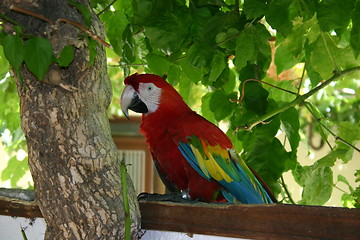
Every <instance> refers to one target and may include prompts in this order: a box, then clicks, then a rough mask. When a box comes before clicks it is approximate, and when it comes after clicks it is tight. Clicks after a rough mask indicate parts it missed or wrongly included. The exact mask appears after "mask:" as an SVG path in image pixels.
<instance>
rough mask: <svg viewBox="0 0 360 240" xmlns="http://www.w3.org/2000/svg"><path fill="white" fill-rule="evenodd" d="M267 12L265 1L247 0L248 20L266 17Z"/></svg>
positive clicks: (245, 6)
mask: <svg viewBox="0 0 360 240" xmlns="http://www.w3.org/2000/svg"><path fill="white" fill-rule="evenodd" d="M266 10H267V5H266V1H265V0H245V1H244V12H245V15H246V18H247V19H253V18H258V17H262V16H264V14H265V12H266Z"/></svg>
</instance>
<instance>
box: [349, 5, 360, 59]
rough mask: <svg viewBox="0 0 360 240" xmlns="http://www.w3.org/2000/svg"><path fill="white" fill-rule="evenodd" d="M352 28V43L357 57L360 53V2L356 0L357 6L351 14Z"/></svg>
mask: <svg viewBox="0 0 360 240" xmlns="http://www.w3.org/2000/svg"><path fill="white" fill-rule="evenodd" d="M351 20H352V24H353V26H352V28H351V32H350V45H351V47H352V49H353V51H354V56H355V58H358V56H359V53H360V2H359V1H357V2H356V7H355V9H354V11H353V12H352V14H351Z"/></svg>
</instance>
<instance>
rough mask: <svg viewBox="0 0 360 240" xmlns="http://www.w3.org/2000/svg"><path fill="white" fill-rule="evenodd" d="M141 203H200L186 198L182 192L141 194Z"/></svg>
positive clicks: (139, 198) (139, 197)
mask: <svg viewBox="0 0 360 240" xmlns="http://www.w3.org/2000/svg"><path fill="white" fill-rule="evenodd" d="M138 200H139V201H165V202H177V203H198V202H199V201H198V200H193V199H190V198H184V194H183V193H182V192H174V193H168V194H158V193H145V192H144V193H140V194H139V196H138Z"/></svg>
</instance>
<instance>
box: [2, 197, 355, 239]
mask: <svg viewBox="0 0 360 240" xmlns="http://www.w3.org/2000/svg"><path fill="white" fill-rule="evenodd" d="M140 211H141V218H142V220H141V222H142V228H143V229H149V230H164V231H175V232H184V233H197V234H208V235H216V236H226V237H239V238H249V239H280V240H281V239H284V240H285V239H327V240H330V239H360V209H347V208H339V207H320V206H301V205H285V204H266V205H249V204H248V205H243V204H207V203H196V204H184V203H173V202H157V201H156V202H155V201H153V202H151V201H140ZM0 215H8V216H18V217H27V218H33V217H42V215H41V212H40V210H39V207H38V206H37V204H36V202H28V201H23V200H18V199H11V198H7V197H3V196H0Z"/></svg>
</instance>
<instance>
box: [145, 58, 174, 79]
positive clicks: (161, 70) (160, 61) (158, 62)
mask: <svg viewBox="0 0 360 240" xmlns="http://www.w3.org/2000/svg"><path fill="white" fill-rule="evenodd" d="M146 62H147V64H148V67H149V70H150V71H151V72H153V73H154V74H157V75H160V76H162V75H164V74H165V73H167V72H168V71H169V67H170V66H171V64H172V63H171V62H170V61H169V60H168V59H166V58H165V57H163V56H159V55H156V54H148V55H147V56H146Z"/></svg>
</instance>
